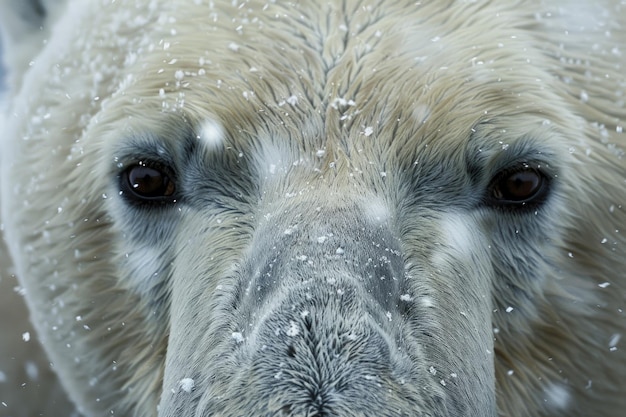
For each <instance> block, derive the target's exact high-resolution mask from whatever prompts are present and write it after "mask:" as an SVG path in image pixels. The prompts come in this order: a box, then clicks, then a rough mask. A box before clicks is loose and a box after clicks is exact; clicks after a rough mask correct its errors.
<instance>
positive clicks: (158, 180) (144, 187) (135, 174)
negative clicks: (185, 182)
mask: <svg viewBox="0 0 626 417" xmlns="http://www.w3.org/2000/svg"><path fill="white" fill-rule="evenodd" d="M126 178H127V181H128V184H129V186H130V189H131V190H132V192H133V193H134V194H135V195H136V196H137V197H140V198H144V199H155V198H159V197H170V196H172V195H173V194H174V191H175V186H174V182H173V181H172V180H171V179H170V178H169V176H168V175H166V174H165V173H163V172H162V171H160V170H159V169H156V168H152V167H149V166H145V165H138V166H134V167H131V168H129V169H128V170H127V171H126Z"/></svg>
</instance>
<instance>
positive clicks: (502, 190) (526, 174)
mask: <svg viewBox="0 0 626 417" xmlns="http://www.w3.org/2000/svg"><path fill="white" fill-rule="evenodd" d="M546 185H547V180H546V177H545V176H544V175H543V174H542V173H541V172H539V171H538V170H536V169H533V168H530V167H524V168H520V169H518V170H512V171H505V172H503V173H501V174H499V175H498V176H496V178H495V179H494V181H493V182H492V184H491V187H490V190H491V196H490V198H491V200H492V202H493V203H495V204H499V205H503V204H506V205H523V204H526V203H538V202H539V200H540V199H542V198H543V197H545V192H546V188H547V187H546Z"/></svg>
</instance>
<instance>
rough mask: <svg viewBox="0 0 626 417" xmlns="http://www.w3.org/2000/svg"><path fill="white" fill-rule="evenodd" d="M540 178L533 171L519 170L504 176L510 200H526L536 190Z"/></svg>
mask: <svg viewBox="0 0 626 417" xmlns="http://www.w3.org/2000/svg"><path fill="white" fill-rule="evenodd" d="M540 182H541V178H540V177H539V175H537V173H536V172H534V171H520V172H515V173H513V174H511V175H510V176H509V177H507V178H506V184H505V185H506V187H505V189H506V191H507V193H508V195H509V199H510V200H526V199H528V198H529V197H532V196H533V194H535V192H536V191H537V190H538V188H539V185H540Z"/></svg>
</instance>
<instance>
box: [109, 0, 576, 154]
mask: <svg viewBox="0 0 626 417" xmlns="http://www.w3.org/2000/svg"><path fill="white" fill-rule="evenodd" d="M448 6H449V5H448V4H446V3H428V4H426V5H422V4H419V3H417V4H413V5H410V6H406V5H404V4H402V5H397V6H394V5H389V6H386V7H384V8H380V10H378V9H377V8H375V7H372V6H368V4H367V3H365V2H363V3H359V2H355V4H353V5H351V7H352V8H353V10H349V11H342V12H341V13H338V12H339V11H338V10H337V11H333V10H324V11H322V10H317V7H321V6H318V5H317V4H316V3H315V2H312V3H307V4H305V5H300V7H298V8H294V7H287V6H285V5H280V4H275V3H265V2H255V1H251V2H246V3H245V4H243V5H242V7H239V6H235V5H231V4H229V3H219V4H215V5H214V6H213V8H212V9H211V10H210V11H208V13H209V14H210V16H209V17H210V18H209V19H208V21H207V16H206V13H207V10H206V8H202V9H198V10H196V9H195V7H194V6H193V5H189V9H188V10H184V11H180V10H177V11H176V20H181V19H184V20H185V22H186V25H185V27H184V28H179V27H178V26H179V25H176V30H175V33H174V32H172V30H173V27H174V26H175V24H174V23H170V19H168V14H167V12H165V13H164V14H163V15H161V16H160V17H159V18H158V22H157V24H154V25H152V26H150V28H149V30H152V31H155V32H156V33H153V34H152V35H151V36H147V38H149V39H152V43H149V44H146V45H143V46H142V47H141V48H139V49H138V50H137V51H135V52H133V60H134V61H135V64H134V65H132V66H131V67H130V69H129V73H128V74H127V79H126V80H127V81H126V82H125V83H124V84H123V85H122V88H121V89H120V90H119V91H118V93H117V96H116V97H114V99H113V100H112V102H111V103H109V106H108V107H106V110H107V112H110V115H111V120H119V119H120V117H119V114H118V113H119V112H120V111H123V112H125V113H127V114H128V113H130V114H128V116H129V117H132V115H133V114H134V113H135V112H141V113H142V114H143V115H144V117H142V119H143V120H145V119H146V118H148V120H149V117H150V115H153V116H152V117H160V116H159V114H161V113H162V112H166V113H168V112H171V113H178V114H181V115H182V116H183V117H185V118H187V120H188V121H190V122H191V123H192V124H196V125H199V126H200V125H202V123H203V122H204V121H205V120H206V119H207V118H209V119H212V120H214V121H215V122H216V123H218V124H219V125H220V126H221V127H223V129H224V134H225V139H226V140H227V141H228V140H229V139H228V138H229V137H231V138H232V137H233V136H248V137H250V138H251V139H250V141H249V143H250V145H249V146H253V147H254V146H257V145H258V143H260V142H263V141H265V142H267V140H269V141H274V142H277V143H280V144H281V146H282V147H285V148H290V147H291V148H294V153H295V154H298V155H299V154H300V153H301V152H302V151H304V152H305V153H307V152H308V153H309V154H314V153H315V152H317V151H318V150H320V149H323V150H325V154H326V155H327V156H328V157H330V158H331V159H337V158H338V157H340V156H341V155H350V156H354V155H358V153H359V151H362V150H363V149H371V151H372V152H374V153H377V154H379V155H385V154H389V155H398V156H401V157H402V158H404V159H405V161H404V164H411V163H413V162H414V161H415V159H416V158H417V156H418V153H423V149H422V148H423V147H424V146H431V147H432V149H433V150H432V152H440V153H446V154H450V155H454V154H455V153H456V154H457V157H460V155H461V153H460V152H462V151H463V149H462V148H459V147H458V144H459V139H460V138H461V139H465V141H467V140H468V139H469V138H470V137H471V136H472V133H473V129H474V128H475V127H476V126H477V125H478V124H480V123H484V122H488V123H489V124H490V126H492V127H493V130H494V131H496V130H497V129H498V128H499V127H498V125H499V124H501V125H502V126H504V127H505V128H506V129H508V130H503V131H502V132H501V133H502V135H501V137H500V138H497V139H495V140H508V141H511V140H515V139H516V136H522V135H525V134H527V133H528V131H530V130H539V129H540V128H541V126H542V125H545V124H546V122H550V121H553V122H556V123H557V124H560V125H566V124H567V123H569V122H571V120H568V119H567V117H568V116H564V114H565V112H563V110H562V107H563V105H564V104H563V102H562V99H561V98H558V97H555V96H554V94H553V93H552V92H551V91H550V89H549V88H547V86H549V84H550V83H551V82H553V79H554V77H555V75H554V74H550V73H548V72H546V71H545V70H544V69H542V68H545V67H546V65H538V63H539V62H543V61H545V60H546V57H545V56H542V55H541V54H540V53H538V52H536V50H535V48H532V47H531V46H533V43H534V42H536V40H534V39H532V38H530V36H529V34H528V32H526V30H527V29H528V27H530V26H532V25H533V24H535V23H536V21H535V19H536V16H533V15H530V14H529V15H528V16H527V17H522V18H521V19H520V17H519V16H520V13H519V11H517V10H516V9H517V8H518V5H513V4H511V5H508V4H503V5H502V6H501V10H499V9H498V8H494V7H490V8H485V7H482V6H481V5H480V4H479V3H474V2H467V3H458V4H457V3H455V7H454V8H453V10H454V12H451V11H450V10H452V9H448ZM332 7H333V6H328V5H325V6H324V8H330V9H332ZM336 7H339V6H336ZM181 15H184V16H181ZM339 16H341V17H340V18H339ZM467 16H471V18H470V19H467ZM333 19H338V20H337V21H333ZM449 20H456V22H455V23H454V24H453V25H450V22H449ZM483 26H485V27H486V26H489V27H490V30H489V31H477V30H476V28H477V27H483ZM449 27H454V28H455V30H454V31H450V30H449V29H448V28H449ZM199 33H200V34H201V35H200V36H198V34H199ZM155 39H158V42H156V41H154V40H155ZM520 51H523V53H520ZM450 57H454V59H453V60H451V59H450ZM131 103H132V110H131V109H130V108H129V106H124V105H122V104H131ZM107 112H105V114H104V115H103V118H104V119H106V114H107ZM131 112H132V113H131ZM502 118H507V119H506V121H505V122H499V120H501V119H502ZM117 123H119V122H117ZM148 123H149V122H148ZM154 124H156V123H154ZM504 127H503V129H505V128H504ZM140 128H144V127H140ZM547 130H548V129H546V131H547ZM301 136H303V137H304V140H297V139H296V137H301ZM503 138H504V139H503ZM435 139H436V140H435ZM231 142H236V143H231V144H233V145H237V146H241V142H242V141H241V140H237V141H232V140H231ZM302 148H304V149H302ZM438 149H440V150H438ZM400 150H401V152H400ZM339 159H340V160H341V158H339ZM351 163H353V164H356V163H358V162H356V161H354V160H353V161H352V162H351Z"/></svg>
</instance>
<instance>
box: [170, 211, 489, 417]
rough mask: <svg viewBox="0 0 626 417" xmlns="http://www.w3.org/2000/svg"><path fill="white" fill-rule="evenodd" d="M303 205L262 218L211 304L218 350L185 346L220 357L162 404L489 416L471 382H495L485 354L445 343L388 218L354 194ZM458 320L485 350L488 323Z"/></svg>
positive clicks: (230, 412) (210, 409) (263, 411)
mask: <svg viewBox="0 0 626 417" xmlns="http://www.w3.org/2000/svg"><path fill="white" fill-rule="evenodd" d="M278 205H279V206H280V203H279V204H278ZM307 206H313V207H314V204H300V205H297V206H296V207H295V208H293V207H292V209H291V210H286V212H291V215H285V214H283V215H282V216H281V220H280V222H277V221H275V220H273V219H270V220H264V221H261V222H260V223H261V224H260V225H259V227H258V228H257V229H256V232H255V233H254V236H253V237H252V238H251V241H250V245H249V246H248V247H247V249H246V251H245V252H246V254H245V257H244V260H243V262H242V264H241V265H240V266H239V267H238V268H236V270H235V271H234V272H233V278H232V279H233V281H232V282H233V286H232V287H229V289H228V290H226V292H228V294H229V295H228V296H225V297H224V298H223V299H222V303H220V304H219V305H216V308H217V310H219V311H221V313H220V314H216V315H215V316H216V317H218V320H219V323H220V324H221V325H220V331H219V332H218V335H219V336H218V341H216V342H214V344H213V345H214V349H215V350H214V351H212V352H211V351H207V352H193V353H192V352H189V356H190V357H198V358H201V357H202V355H209V356H216V357H219V358H220V359H219V360H218V361H206V360H205V361H203V365H204V366H208V369H204V371H206V372H207V374H208V375H210V378H208V379H203V378H202V376H201V375H198V377H199V378H198V380H197V382H198V384H197V385H196V387H195V390H194V392H193V393H190V394H189V395H181V393H180V392H176V393H173V394H172V395H171V396H166V397H165V401H164V403H165V404H168V405H169V407H176V409H179V410H185V411H181V412H183V413H185V414H184V415H196V416H208V415H213V413H217V415H220V416H242V415H259V416H266V415H267V416H269V415H272V416H273V415H294V416H295V415H297V416H334V415H341V416H366V415H367V416H371V415H376V416H409V415H411V416H419V417H422V416H424V417H426V416H433V417H434V416H436V417H447V416H462V415H477V413H478V411H479V410H481V411H480V413H481V415H491V414H488V412H487V414H485V413H486V411H485V410H489V409H491V410H495V406H494V404H495V398H494V397H493V395H491V394H489V393H491V392H492V389H476V385H477V382H483V383H485V384H490V385H493V384H494V381H493V380H492V379H491V380H490V378H489V377H488V375H490V373H489V368H490V366H489V364H488V362H487V361H486V360H484V359H483V360H481V359H480V358H479V356H480V355H479V354H477V352H475V351H473V350H472V349H471V348H468V349H467V350H465V352H460V355H459V352H455V354H454V356H453V355H452V354H451V351H450V348H449V346H447V344H446V343H443V342H441V340H445V336H441V334H442V333H446V330H445V329H442V328H441V326H440V323H438V322H436V321H435V320H433V319H432V312H430V311H427V310H428V307H425V306H422V305H420V303H419V302H417V300H416V299H413V297H412V296H410V295H409V294H411V293H413V291H414V289H413V288H412V287H411V285H410V274H409V270H410V267H408V266H407V265H406V263H405V261H406V258H405V255H404V253H403V250H402V244H401V241H400V239H398V237H397V232H396V231H395V230H394V227H393V224H392V223H391V222H382V223H376V224H375V223H373V222H371V221H369V220H368V219H367V218H365V216H364V214H363V210H362V209H361V208H360V207H361V205H359V204H350V203H347V204H346V207H343V208H317V209H304V208H303V207H307ZM298 210H305V211H307V213H303V212H301V211H300V212H299V211H298ZM299 218H307V219H308V220H307V222H301V221H299V220H298V219H299ZM428 314H430V315H431V316H430V317H429V316H428ZM457 322H458V323H456V325H451V326H450V327H451V328H454V327H456V326H459V328H465V329H466V328H467V327H470V328H471V327H472V326H474V327H476V328H478V327H481V328H482V330H481V331H479V332H477V334H480V335H481V336H482V338H483V340H482V343H481V344H480V346H482V347H483V348H484V349H485V351H486V350H488V349H491V341H490V339H489V338H488V337H485V335H487V336H488V335H489V323H471V322H470V321H468V320H467V317H463V316H462V315H458V320H457ZM213 324H216V323H213ZM452 331H453V332H455V330H452ZM470 331H471V330H470ZM207 332H210V333H213V330H210V331H209V330H207ZM465 332H467V330H465ZM448 340H450V339H448ZM193 345H194V346H196V345H195V344H193ZM182 356H183V357H185V355H184V354H183V355H182ZM484 357H488V356H487V355H483V358H484ZM459 359H460V360H459ZM199 360H201V359H199ZM189 363H190V364H194V363H195V362H194V361H191V362H189ZM420 364H422V365H420ZM451 364H452V365H451ZM178 366H183V367H184V366H185V365H184V364H179V365H178ZM455 366H456V368H454V367H455ZM453 368H454V369H453ZM188 370H189V372H190V373H191V374H193V372H194V370H193V366H192V367H191V368H188ZM181 378H183V374H178V375H177V376H176V377H175V379H176V380H180V379H181ZM172 383H173V382H172ZM166 384H167V383H166ZM469 393H471V394H469ZM183 394H184V393H183ZM474 394H476V395H474ZM390 404H394V405H396V406H395V407H389V405H390ZM407 410H410V413H407ZM427 410H431V411H427ZM164 412H165V413H166V414H167V410H165V411H164ZM194 413H195V414H194Z"/></svg>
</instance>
